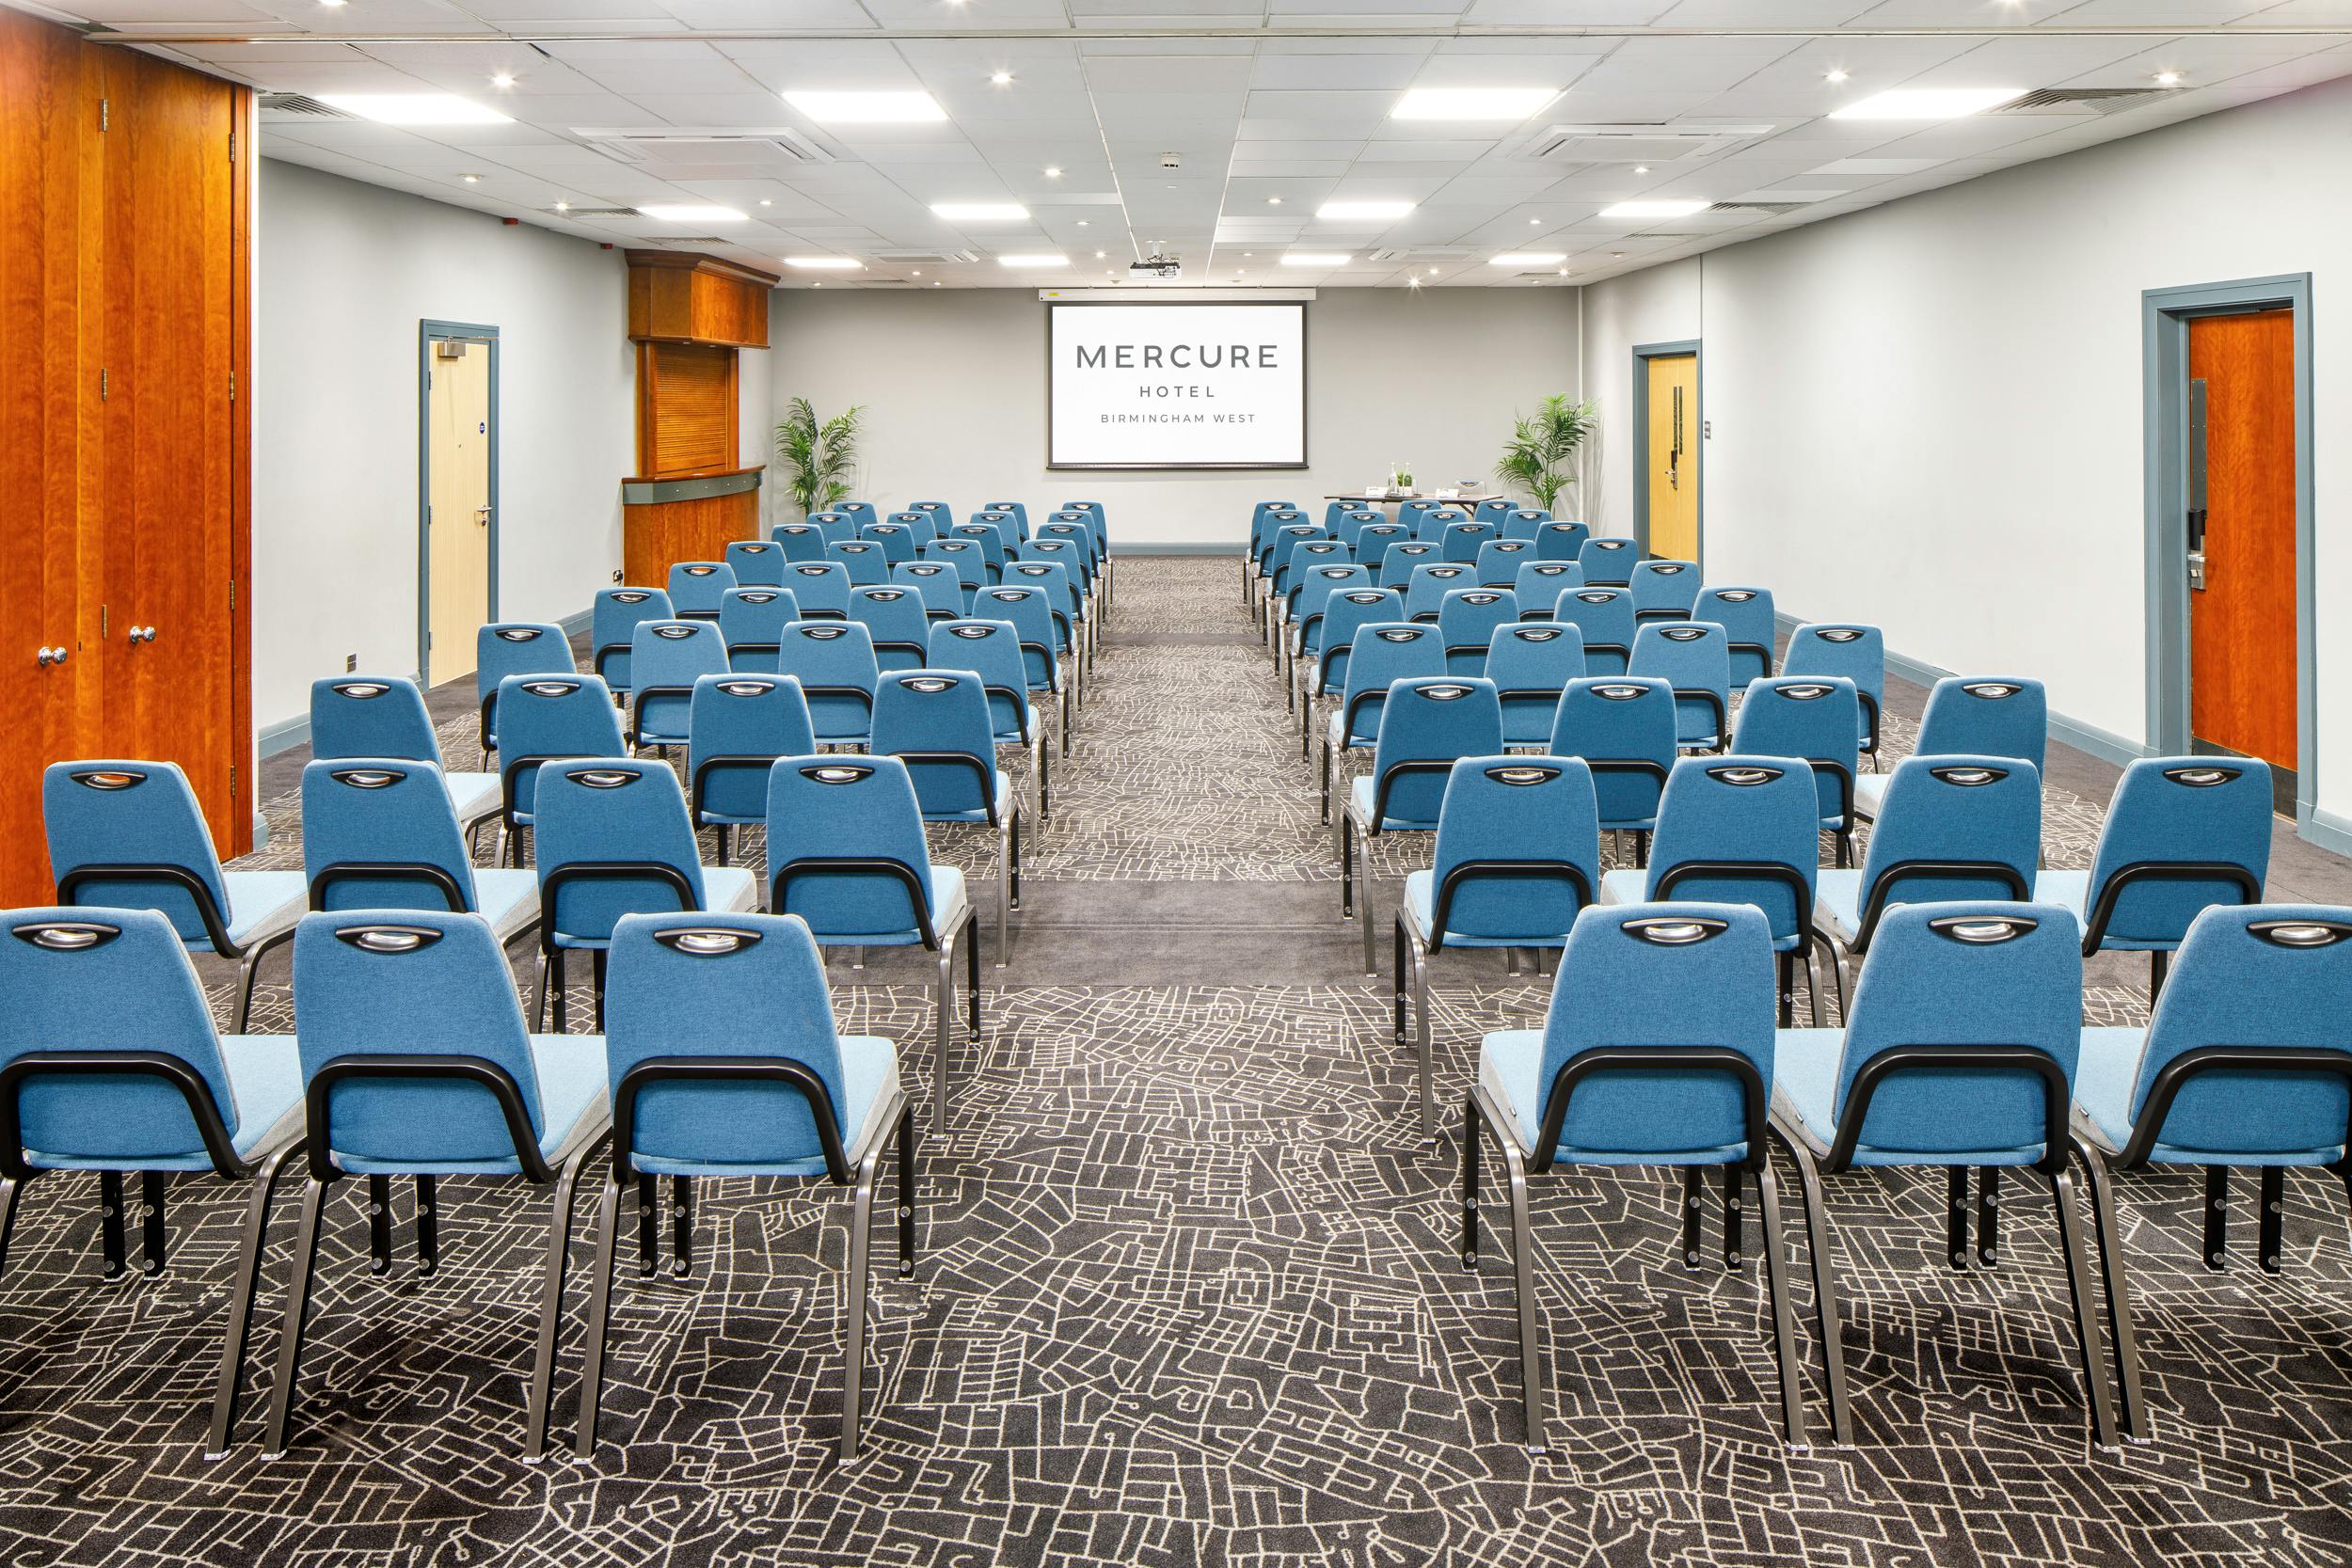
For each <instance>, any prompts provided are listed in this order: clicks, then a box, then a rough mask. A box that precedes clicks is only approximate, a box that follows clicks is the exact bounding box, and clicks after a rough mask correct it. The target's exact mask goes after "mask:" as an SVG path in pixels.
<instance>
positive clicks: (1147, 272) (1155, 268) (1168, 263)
mask: <svg viewBox="0 0 2352 1568" xmlns="http://www.w3.org/2000/svg"><path fill="white" fill-rule="evenodd" d="M1127 276H1128V277H1129V278H1130V279H1136V280H1144V281H1149V280H1151V279H1154V278H1157V279H1162V280H1165V279H1168V278H1171V277H1184V261H1182V260H1181V259H1179V258H1177V257H1174V256H1170V255H1168V254H1167V253H1166V252H1164V251H1162V250H1161V249H1159V248H1158V247H1157V246H1153V247H1152V254H1151V255H1149V256H1147V257H1145V258H1144V259H1143V260H1142V261H1131V262H1129V263H1128V264H1127Z"/></svg>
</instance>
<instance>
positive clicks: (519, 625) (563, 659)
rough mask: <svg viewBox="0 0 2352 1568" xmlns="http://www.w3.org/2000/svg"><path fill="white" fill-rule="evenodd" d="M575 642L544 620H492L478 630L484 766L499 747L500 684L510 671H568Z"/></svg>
mask: <svg viewBox="0 0 2352 1568" xmlns="http://www.w3.org/2000/svg"><path fill="white" fill-rule="evenodd" d="M570 673H572V645H571V643H570V642H569V641H566V640H565V638H564V628H563V627H561V626H550V625H548V623H547V622H544V621H492V622H490V623H489V624H488V625H487V626H484V627H483V628H482V629H481V630H480V631H479V632H477V633H475V634H474V673H473V688H474V689H473V695H474V701H475V702H476V703H477V704H479V705H481V708H482V723H481V727H480V731H479V738H480V741H481V744H482V766H483V768H485V769H487V768H489V766H490V753H491V752H495V751H497V750H498V749H499V738H498V703H499V686H500V683H501V682H502V681H504V680H505V679H506V677H507V676H509V675H568V674H570Z"/></svg>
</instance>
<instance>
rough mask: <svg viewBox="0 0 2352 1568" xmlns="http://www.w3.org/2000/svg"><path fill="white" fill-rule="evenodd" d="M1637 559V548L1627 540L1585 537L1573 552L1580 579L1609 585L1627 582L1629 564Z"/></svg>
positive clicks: (1638, 551) (1618, 586)
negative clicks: (1579, 570) (1574, 552)
mask: <svg viewBox="0 0 2352 1568" xmlns="http://www.w3.org/2000/svg"><path fill="white" fill-rule="evenodd" d="M1641 559H1642V552H1641V549H1640V548H1639V546H1636V545H1635V544H1634V543H1633V541H1632V540H1630V539H1595V538H1591V537H1587V538H1586V539H1585V541H1584V543H1583V544H1582V545H1581V546H1578V548H1577V552H1576V562H1577V564H1578V565H1580V566H1581V567H1583V568H1584V580H1585V581H1586V582H1590V583H1596V584H1606V585H1608V586H1609V587H1612V588H1623V587H1625V586H1626V585H1627V584H1628V583H1629V582H1631V581H1632V580H1633V567H1634V565H1635V563H1636V562H1639V561H1640V560H1641Z"/></svg>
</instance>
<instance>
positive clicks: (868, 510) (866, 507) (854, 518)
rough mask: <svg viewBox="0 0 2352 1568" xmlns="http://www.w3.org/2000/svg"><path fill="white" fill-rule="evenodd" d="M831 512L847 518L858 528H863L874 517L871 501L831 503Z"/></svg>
mask: <svg viewBox="0 0 2352 1568" xmlns="http://www.w3.org/2000/svg"><path fill="white" fill-rule="evenodd" d="M833 510H834V511H835V512H838V513H840V514H841V515H843V516H845V517H847V518H849V519H850V522H851V523H852V524H853V525H855V526H856V527H858V528H864V527H865V526H866V524H868V523H870V522H872V521H873V520H874V517H875V512H874V503H873V502H872V501H835V502H834V503H833Z"/></svg>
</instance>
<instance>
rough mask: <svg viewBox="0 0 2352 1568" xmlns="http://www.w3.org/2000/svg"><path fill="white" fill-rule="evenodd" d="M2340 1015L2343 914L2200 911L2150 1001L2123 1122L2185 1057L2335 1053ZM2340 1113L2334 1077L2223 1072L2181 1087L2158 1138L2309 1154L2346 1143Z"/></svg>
mask: <svg viewBox="0 0 2352 1568" xmlns="http://www.w3.org/2000/svg"><path fill="white" fill-rule="evenodd" d="M2347 1018H2352V909H2345V908H2344V907H2342V906H2340V905H2326V904H2249V905H2244V906H2241V907H2237V908H2227V909H2225V908H2222V907H2219V906H2213V907H2209V908H2207V909H2205V910H2203V911H2201V912H2200V913H2199V914H2198V916H2197V918H2196V919H2195V920H2193V921H2191V922H2190V923H2189V927H2188V934H2187V936H2185V937H2184V938H2183V939H2182V941H2181V950H2180V952H2179V954H2178V955H2177V956H2176V957H2175V958H2173V960H2172V970H2171V974H2170V975H2169V977H2168V978H2167V979H2166V980H2165V982H2164V990H2163V992H2162V993H2161V994H2160V995H2159V996H2158V997H2157V998H2156V1008H2155V1016H2154V1017H2153V1018H2152V1019H2150V1020H2149V1022H2148V1043H2147V1046H2146V1048H2145V1049H2144V1050H2143V1051H2142V1052H2141V1053H2140V1058H2139V1075H2138V1076H2137V1078H2136V1079H2134V1080H2133V1083H2132V1098H2131V1114H2132V1121H2133V1123H2134V1125H2135V1126H2137V1123H2138V1121H2139V1118H2140V1117H2141V1114H2142V1113H2143V1112H2144V1111H2145V1110H2146V1109H2147V1108H2148V1091H2149V1090H2150V1089H2152V1088H2153V1087H2154V1086H2155V1082H2156V1076H2157V1074H2159V1073H2161V1072H2162V1071H2163V1070H2164V1069H2166V1068H2167V1067H2168V1066H2169V1065H2170V1064H2171V1063H2172V1062H2173V1061H2174V1060H2175V1059H2176V1058H2178V1057H2179V1056H2181V1055H2182V1054H2184V1053H2187V1052H2191V1051H2197V1050H2201V1049H2203V1048H2206V1047H2209V1046H2229V1047H2234V1048H2236V1049H2239V1050H2246V1051H2253V1052H2257V1053H2259V1052H2261V1051H2264V1050H2276V1049H2287V1050H2303V1051H2343V1050H2344V1049H2345V1048H2346V1045H2347V1039H2346V1035H2345V1029H2344V1021H2345V1020H2346V1019H2347ZM2347 1109H2352V1107H2347V1105H2346V1103H2345V1090H2344V1080H2343V1079H2341V1078H2338V1077H2335V1076H2332V1075H2328V1074H2321V1073H2315V1072H2308V1071H2305V1072H2296V1071H2264V1070H2262V1069H2246V1070H2239V1069H2220V1070H2217V1071H2214V1072H2211V1073H2207V1074H2200V1075H2198V1076H2194V1077H2191V1078H2190V1079H2189V1080H2188V1081H2187V1082H2186V1083H2185V1084H2184V1085H2182V1086H2181V1089H2180V1092H2179V1093H2178V1094H2177V1095H2176V1096H2175V1097H2174V1098H2173V1101H2172V1108H2171V1111H2170V1112H2169V1114H2168V1115H2167V1116H2166V1117H2165V1118H2164V1126H2163V1127H2162V1129H2161V1130H2160V1132H2159V1135H2160V1136H2161V1138H2162V1140H2163V1141H2164V1143H2166V1144H2168V1145H2169V1146H2171V1147H2172V1148H2175V1149H2197V1150H2207V1151H2213V1152H2226V1153H2245V1154H2270V1155H2281V1154H2283V1155H2305V1156H2307V1157H2308V1156H2309V1155H2311V1154H2313V1153H2320V1152H2325V1151H2331V1150H2334V1149H2337V1148H2342V1147H2343V1145H2344V1120H2345V1116H2346V1112H2347ZM2247 1163H2248V1164H2253V1163H2254V1162H2252V1161H2250V1160H2249V1161H2248V1162H2247Z"/></svg>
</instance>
